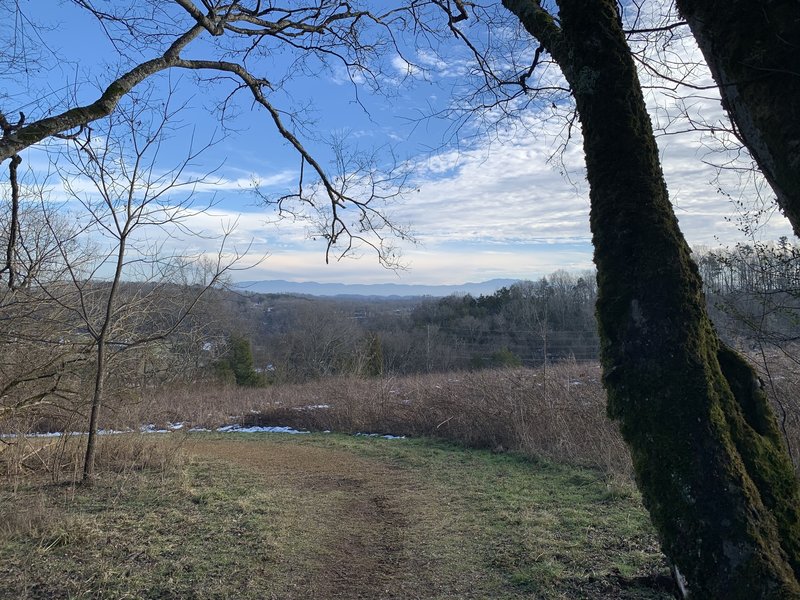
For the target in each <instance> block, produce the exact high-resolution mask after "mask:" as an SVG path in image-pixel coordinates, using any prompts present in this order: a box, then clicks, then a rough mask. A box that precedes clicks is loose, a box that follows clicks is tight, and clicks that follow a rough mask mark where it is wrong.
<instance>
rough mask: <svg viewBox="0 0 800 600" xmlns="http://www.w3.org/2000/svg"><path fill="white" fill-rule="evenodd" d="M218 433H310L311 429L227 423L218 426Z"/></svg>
mask: <svg viewBox="0 0 800 600" xmlns="http://www.w3.org/2000/svg"><path fill="white" fill-rule="evenodd" d="M217 432H218V433H291V434H298V433H310V432H309V431H300V430H298V429H292V428H291V427H280V426H276V427H259V426H256V427H242V426H241V425H225V426H223V427H218V428H217Z"/></svg>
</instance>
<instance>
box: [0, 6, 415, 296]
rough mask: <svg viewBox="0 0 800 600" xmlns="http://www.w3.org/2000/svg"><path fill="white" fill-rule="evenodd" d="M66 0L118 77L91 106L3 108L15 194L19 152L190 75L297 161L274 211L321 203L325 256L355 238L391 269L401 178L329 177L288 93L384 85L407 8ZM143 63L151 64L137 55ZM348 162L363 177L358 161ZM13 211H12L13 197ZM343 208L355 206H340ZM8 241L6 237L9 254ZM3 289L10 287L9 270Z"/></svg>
mask: <svg viewBox="0 0 800 600" xmlns="http://www.w3.org/2000/svg"><path fill="white" fill-rule="evenodd" d="M72 4H73V5H74V6H76V7H78V8H80V9H82V10H84V11H86V12H87V13H88V14H90V15H91V16H93V17H94V18H95V19H96V21H97V23H98V25H99V28H100V30H101V31H102V32H104V34H105V35H106V36H107V37H108V39H109V40H110V42H111V43H112V44H113V47H114V48H115V49H116V51H117V52H118V53H119V57H118V63H119V68H120V71H121V72H120V73H119V74H117V75H114V74H113V72H112V74H111V76H108V75H106V74H104V75H103V76H102V77H104V78H105V79H106V81H105V82H104V83H102V84H101V85H100V89H99V90H98V92H97V96H96V98H95V99H94V100H93V101H92V102H89V103H79V102H77V101H76V100H73V99H69V98H68V99H67V100H66V101H65V103H64V104H65V105H60V104H56V105H48V104H46V102H47V101H36V100H34V102H33V106H34V111H33V114H28V113H30V112H31V111H28V113H26V112H25V111H22V110H17V109H14V108H13V107H9V106H8V104H10V103H9V102H8V101H6V102H5V104H6V106H5V107H3V108H2V109H1V110H0V126H1V127H2V138H0V161H6V160H9V161H10V162H9V179H10V183H11V187H12V189H16V188H17V184H16V183H15V177H16V170H17V167H18V165H19V164H20V162H21V160H22V159H21V154H20V153H21V152H23V151H24V150H25V149H27V148H29V147H31V146H33V145H41V144H46V143H48V141H52V140H53V139H57V138H64V137H67V138H75V139H78V138H81V137H83V136H84V134H85V133H87V132H88V131H90V130H91V128H92V124H93V123H94V122H96V121H97V120H98V119H102V118H105V117H108V116H109V115H112V114H113V113H114V112H115V111H117V110H118V109H119V106H120V102H121V101H122V100H123V98H125V97H126V96H127V95H128V94H130V93H131V92H132V91H133V90H134V89H136V88H137V87H139V86H141V85H142V84H143V83H144V82H147V81H148V80H151V79H152V78H153V77H155V76H156V75H158V74H160V73H166V72H185V73H190V74H193V75H196V76H197V79H198V81H202V82H203V83H204V84H212V85H214V86H216V87H218V88H219V89H221V90H222V97H223V100H222V101H221V102H220V104H219V106H218V107H217V110H218V115H219V117H220V118H221V119H222V121H223V124H225V123H226V117H227V116H228V114H229V111H230V109H231V108H232V106H233V104H234V102H235V101H236V100H237V99H238V98H239V96H240V95H241V94H246V95H247V98H248V99H249V101H250V102H251V103H252V104H253V105H255V106H256V107H258V108H260V109H262V110H263V112H264V114H265V115H266V117H267V119H268V121H269V122H271V124H272V125H273V126H274V128H275V130H276V131H277V133H278V134H279V135H280V136H281V137H282V138H283V139H284V140H285V141H286V143H288V145H289V146H290V147H291V148H292V149H293V150H294V151H295V152H296V153H297V154H298V157H299V159H300V168H299V175H298V179H297V191H296V192H295V193H292V194H288V195H284V196H282V197H280V198H279V199H278V203H279V204H280V206H281V208H285V207H286V206H287V205H288V204H289V202H290V201H293V200H296V201H299V202H300V203H301V204H307V205H309V206H311V207H312V208H318V209H321V206H322V204H323V203H324V204H326V205H327V208H326V209H324V214H325V221H324V227H323V229H322V231H321V232H320V235H321V236H322V237H323V238H324V239H325V241H326V242H327V245H328V249H329V250H331V249H332V248H334V247H335V248H336V249H337V250H338V251H339V254H342V253H347V252H348V251H349V250H350V249H352V247H353V241H354V240H356V241H358V242H359V243H361V244H363V243H366V244H367V245H369V246H371V247H373V248H374V249H375V250H376V251H377V254H378V258H379V260H380V261H382V262H383V263H384V264H387V265H389V266H395V265H397V256H396V255H395V254H394V253H393V250H394V249H393V248H392V247H391V245H389V246H386V245H385V244H384V240H385V239H386V235H387V234H388V235H396V236H400V237H401V238H404V237H407V235H408V234H407V232H406V231H405V230H404V229H403V228H401V227H396V226H394V225H393V224H392V223H391V222H390V221H388V220H387V219H385V218H383V217H382V213H381V210H382V208H383V206H382V205H383V202H384V201H385V200H387V199H389V198H391V197H393V196H394V195H395V194H396V188H397V185H396V183H397V182H393V181H392V177H391V176H388V175H386V174H381V175H378V174H377V173H376V171H375V170H374V169H372V168H366V169H365V170H364V171H363V172H362V175H361V177H360V178H359V182H358V185H353V182H352V180H350V178H352V177H354V175H353V171H348V172H347V173H341V172H334V173H330V172H329V171H328V170H327V169H326V168H325V167H324V166H323V164H321V163H320V162H318V161H317V160H316V158H315V157H314V156H313V155H312V152H311V151H309V150H308V149H307V147H306V144H305V142H304V141H303V137H305V138H306V140H308V139H313V132H311V131H310V130H309V129H308V128H306V127H304V123H305V118H304V109H305V107H303V108H301V109H299V110H296V109H294V108H293V104H294V100H293V99H292V98H291V97H290V96H287V94H286V90H285V88H286V87H287V86H288V83H289V82H290V81H291V78H292V77H293V75H296V74H297V73H311V72H323V71H328V72H332V71H333V69H340V70H343V71H344V73H345V74H346V76H348V77H350V78H351V80H352V81H353V82H355V81H358V82H360V83H361V85H367V86H370V87H371V88H373V89H379V88H381V87H382V86H383V81H382V79H381V77H380V75H381V72H380V69H381V63H380V62H379V61H377V60H375V58H376V57H379V56H380V55H381V54H382V53H383V52H384V51H391V52H397V51H398V47H397V46H396V44H395V43H394V40H393V35H394V33H393V31H394V28H402V27H405V26H407V25H408V23H407V22H406V20H405V17H404V15H405V14H406V13H407V12H408V9H407V8H404V7H402V3H401V4H400V7H399V8H398V7H391V6H390V7H386V8H381V9H380V11H379V12H371V11H369V10H367V9H365V8H363V7H361V6H360V4H361V3H360V2H359V3H356V2H340V1H339V0H303V1H302V2H300V3H296V2H287V3H274V2H269V3H264V2H261V1H260V0H203V1H202V2H195V1H193V0H170V1H168V2H155V1H154V0H149V1H146V2H141V1H138V0H121V1H119V2H115V3H113V4H112V5H111V6H108V5H106V4H102V5H101V4H99V3H97V2H95V1H94V0H72ZM421 4H427V2H423V3H421ZM12 31H13V30H12ZM9 35H10V34H9ZM275 55H284V56H285V57H286V61H285V62H286V64H287V65H288V67H287V68H286V69H285V70H284V71H280V70H278V68H277V67H275V66H274V63H273V62H272V57H273V56H275ZM146 56H150V57H151V58H148V59H144V58H141V59H136V57H146ZM132 62H133V64H132V65H131V63H132ZM267 65H271V66H270V67H267ZM271 71H274V72H271ZM106 73H108V71H106ZM354 85H355V83H354ZM19 104H24V103H22V102H20V103H19ZM281 104H283V106H281ZM12 115H13V116H12ZM340 166H342V165H340ZM346 167H347V168H348V169H349V168H353V169H356V170H358V169H360V168H362V167H364V165H360V164H355V165H346ZM390 188H395V191H394V192H392V191H389V189H390ZM11 204H12V211H13V210H14V206H16V204H15V201H14V200H13V198H12V202H11ZM347 207H350V208H351V210H349V211H345V209H346V208H347ZM13 222H14V221H13V219H12V232H13V231H14V226H13ZM375 229H377V230H380V231H381V232H382V233H381V234H380V235H379V237H378V238H377V240H375V239H373V238H372V237H371V236H370V235H369V232H371V231H372V230H375ZM13 243H14V239H13V235H12V236H11V238H10V239H9V247H11V248H12V250H10V252H13ZM8 267H9V265H8V264H7V265H6V268H7V269H8ZM9 282H10V283H13V273H9Z"/></svg>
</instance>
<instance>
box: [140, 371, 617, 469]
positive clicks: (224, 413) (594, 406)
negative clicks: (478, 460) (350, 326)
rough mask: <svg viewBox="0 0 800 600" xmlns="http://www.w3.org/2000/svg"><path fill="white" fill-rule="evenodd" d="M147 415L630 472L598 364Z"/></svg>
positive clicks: (172, 398) (402, 382) (179, 397)
mask: <svg viewBox="0 0 800 600" xmlns="http://www.w3.org/2000/svg"><path fill="white" fill-rule="evenodd" d="M323 407H325V408H323ZM142 408H143V409H144V412H143V415H150V416H151V417H152V416H153V415H160V420H158V419H155V421H156V423H155V424H156V425H158V426H163V425H166V423H167V422H175V421H186V422H188V423H191V424H192V425H193V426H195V427H206V428H215V427H218V426H220V425H223V424H230V423H239V424H241V425H245V426H252V425H288V426H292V427H297V428H301V429H308V430H312V431H325V430H330V431H336V432H347V433H356V432H369V433H382V434H393V435H408V436H429V437H437V438H443V439H447V440H451V441H454V442H458V443H461V444H464V445H466V446H469V447H475V448H489V449H492V450H498V451H502V450H514V451H519V452H523V453H526V454H530V455H537V456H545V457H548V458H552V459H555V460H559V461H567V462H570V463H573V464H581V465H590V466H595V467H599V468H601V469H603V470H605V471H607V472H609V473H614V474H621V475H623V476H625V477H627V476H629V474H630V458H629V455H628V452H627V449H626V448H625V445H624V443H623V442H622V440H621V438H620V436H619V433H618V431H617V428H616V425H615V424H614V423H612V422H611V421H610V420H609V419H608V418H607V417H606V415H605V394H604V392H603V389H602V386H601V384H600V374H599V368H598V367H597V366H596V365H592V364H576V363H571V362H565V363H560V364H557V365H550V366H548V368H547V370H546V372H545V371H543V370H541V369H537V370H533V369H503V370H486V371H478V372H461V373H449V374H430V375H418V376H408V377H397V378H384V379H359V378H329V379H323V380H320V381H316V382H313V383H308V384H303V385H283V386H274V387H268V388H263V389H242V388H213V387H198V388H195V389H176V390H162V391H160V392H159V393H158V394H156V395H154V396H153V397H152V398H151V399H150V402H149V405H148V406H147V407H144V406H142ZM137 418H138V419H143V416H139V417H137ZM153 420H154V419H152V418H151V419H150V421H153ZM139 422H147V419H143V420H139Z"/></svg>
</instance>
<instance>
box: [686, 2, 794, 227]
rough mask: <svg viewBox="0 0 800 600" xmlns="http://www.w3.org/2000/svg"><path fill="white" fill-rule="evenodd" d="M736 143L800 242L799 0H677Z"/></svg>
mask: <svg viewBox="0 0 800 600" xmlns="http://www.w3.org/2000/svg"><path fill="white" fill-rule="evenodd" d="M677 5H678V9H679V10H680V11H681V14H682V15H683V16H684V18H686V20H687V22H688V23H689V27H691V29H692V33H693V34H694V37H695V39H696V40H697V44H698V45H699V46H700V49H701V50H702V52H703V56H705V59H706V62H707V63H708V66H709V67H710V69H711V73H712V74H713V76H714V80H715V81H716V82H717V85H718V86H719V89H720V94H721V95H722V102H723V105H724V107H725V109H726V110H727V111H728V114H729V115H730V117H731V120H732V121H733V122H734V123H735V124H736V128H737V131H738V134H739V137H740V138H741V139H742V141H743V142H744V143H745V145H747V147H748V149H749V150H750V153H751V154H752V155H753V158H755V159H756V162H757V163H758V166H759V167H760V168H761V171H762V172H763V173H764V175H765V176H766V178H767V180H768V181H769V183H770V185H771V186H772V189H773V190H774V191H775V194H776V196H777V199H778V204H779V205H780V207H781V209H782V210H783V212H784V214H785V215H786V216H787V217H788V218H789V221H790V222H791V223H792V227H793V229H794V233H795V235H797V236H800V58H798V57H800V2H798V1H797V0H773V1H770V2H764V1H760V2H754V1H753V0H678V1H677Z"/></svg>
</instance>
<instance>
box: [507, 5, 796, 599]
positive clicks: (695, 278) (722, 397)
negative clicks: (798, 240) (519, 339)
mask: <svg viewBox="0 0 800 600" xmlns="http://www.w3.org/2000/svg"><path fill="white" fill-rule="evenodd" d="M503 3H504V5H506V6H507V7H508V8H510V9H512V11H514V12H515V14H517V16H518V17H520V19H521V21H522V22H523V24H524V25H525V26H526V28H527V29H528V31H529V32H531V33H532V34H533V35H535V36H537V37H538V38H539V40H540V41H541V42H542V43H543V44H545V46H546V47H547V49H548V51H549V52H550V53H551V54H552V55H553V57H554V58H555V60H556V61H558V63H559V64H560V66H561V68H562V71H563V72H564V74H565V76H566V77H567V79H568V81H569V83H570V86H571V87H572V92H573V95H574V97H575V100H576V104H577V108H578V113H579V116H580V121H581V126H582V130H583V138H584V150H585V154H586V167H587V177H588V180H589V185H590V190H591V191H590V198H591V227H592V235H593V242H594V247H595V264H596V266H597V281H598V301H597V319H598V323H599V328H600V336H601V358H602V363H603V381H604V385H605V387H606V390H607V392H608V410H609V414H610V415H611V416H612V417H613V418H614V419H617V420H618V421H619V423H620V428H621V430H622V434H623V436H624V438H625V440H626V442H627V443H628V446H629V448H630V450H631V455H632V457H633V463H634V468H635V472H636V478H637V483H638V485H639V489H640V490H641V492H642V497H643V499H644V503H645V505H646V507H647V509H648V510H649V512H650V516H651V519H652V521H653V523H654V525H655V527H656V529H657V531H658V534H659V536H660V539H661V543H662V548H663V550H664V552H665V553H666V554H667V556H668V557H669V558H670V559H671V560H672V561H673V562H674V563H675V564H676V565H677V566H678V567H679V569H680V571H681V572H682V573H683V575H684V576H685V577H686V579H687V581H688V582H689V586H690V590H691V591H692V593H693V595H694V596H695V597H697V598H720V599H722V598H724V599H726V600H728V599H731V600H733V599H739V598H741V599H743V600H744V599H747V600H752V599H756V598H794V597H800V584H798V567H800V549H799V548H798V540H800V536H798V533H800V515H799V514H798V510H800V508H799V507H800V492H799V490H798V484H797V480H796V479H795V476H794V471H793V468H792V464H791V461H790V460H789V456H788V453H787V451H786V448H785V446H784V445H783V440H782V438H781V436H780V435H779V431H778V427H777V423H776V421H775V418H774V416H773V414H772V412H771V410H770V408H769V404H768V402H767V399H766V397H765V395H764V393H763V391H762V389H761V386H760V381H759V380H758V378H757V376H756V375H755V373H754V371H753V370H752V369H751V368H750V367H749V366H748V364H747V363H746V362H745V361H744V359H743V358H742V357H740V356H739V355H738V354H736V353H735V352H733V351H731V350H729V349H728V348H726V347H724V346H723V345H722V344H721V343H720V341H719V339H718V338H717V335H716V333H715V331H714V328H713V326H712V325H711V322H710V320H709V318H708V315H707V313H706V309H705V300H704V298H703V293H702V285H701V281H700V276H699V273H698V270H697V267H696V265H695V264H694V262H693V261H692V259H691V257H690V250H689V248H688V246H687V244H686V241H685V240H684V238H683V235H682V234H681V232H680V230H679V228H678V223H677V220H676V218H675V215H674V213H673V211H672V206H671V204H670V202H669V196H668V193H667V188H666V184H665V182H664V178H663V174H662V172H661V167H660V164H659V157H658V149H657V146H656V143H655V139H654V136H653V132H652V126H651V123H650V119H649V115H648V114H647V110H646V107H645V103H644V99H643V96H642V92H641V88H640V85H639V81H638V77H637V74H636V69H635V66H634V63H633V60H632V58H631V54H630V50H629V48H628V46H627V44H626V42H625V37H624V35H623V32H622V26H621V22H620V19H619V14H618V12H617V5H616V2H615V1H614V0H581V1H579V0H561V1H560V2H559V7H560V12H559V18H560V24H559V25H556V22H555V21H554V20H552V19H549V20H548V19H547V18H546V15H544V14H543V13H542V9H541V6H540V5H539V3H538V2H536V1H535V0H503Z"/></svg>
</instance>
